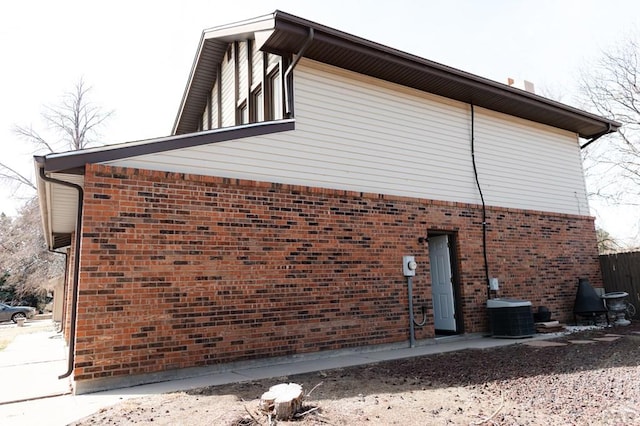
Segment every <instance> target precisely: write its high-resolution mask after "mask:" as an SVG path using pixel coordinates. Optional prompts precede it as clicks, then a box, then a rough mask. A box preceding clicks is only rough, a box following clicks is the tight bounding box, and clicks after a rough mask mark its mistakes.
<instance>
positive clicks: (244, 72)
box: [237, 41, 249, 106]
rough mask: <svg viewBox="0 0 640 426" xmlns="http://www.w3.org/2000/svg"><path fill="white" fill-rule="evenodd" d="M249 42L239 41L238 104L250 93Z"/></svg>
mask: <svg viewBox="0 0 640 426" xmlns="http://www.w3.org/2000/svg"><path fill="white" fill-rule="evenodd" d="M247 55H248V53H247V42H246V41H243V42H240V43H238V105H237V106H240V104H241V103H242V102H244V101H246V100H247V95H248V94H249V62H248V56H247Z"/></svg>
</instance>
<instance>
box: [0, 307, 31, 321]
mask: <svg viewBox="0 0 640 426" xmlns="http://www.w3.org/2000/svg"><path fill="white" fill-rule="evenodd" d="M35 314H36V309H35V308H32V307H31V306H9V305H7V304H4V303H0V321H9V320H11V321H13V322H18V318H33V316H34V315H35Z"/></svg>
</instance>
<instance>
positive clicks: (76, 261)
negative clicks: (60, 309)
mask: <svg viewBox="0 0 640 426" xmlns="http://www.w3.org/2000/svg"><path fill="white" fill-rule="evenodd" d="M36 161H37V162H38V163H40V164H41V165H42V167H39V170H40V178H41V179H42V180H44V181H45V182H50V183H54V184H58V185H63V186H67V187H69V188H74V189H76V190H77V191H78V210H77V216H76V241H75V252H74V256H73V297H72V299H71V329H70V330H69V357H68V360H69V362H68V364H67V371H66V373H64V374H62V375H60V376H58V379H64V378H66V377H69V376H70V375H71V373H73V364H74V363H75V349H76V318H77V316H78V309H77V305H78V283H79V281H80V273H79V272H80V242H81V241H82V235H81V234H80V224H81V223H82V203H83V200H84V190H83V189H82V187H81V186H80V185H76V184H75V183H71V182H66V181H63V180H58V179H54V178H51V177H48V176H47V175H45V174H44V162H45V159H44V157H36Z"/></svg>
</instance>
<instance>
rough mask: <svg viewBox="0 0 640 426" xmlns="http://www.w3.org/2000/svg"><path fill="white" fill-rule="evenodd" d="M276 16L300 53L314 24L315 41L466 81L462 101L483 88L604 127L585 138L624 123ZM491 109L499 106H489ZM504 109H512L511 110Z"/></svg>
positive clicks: (280, 14) (294, 18) (290, 17)
mask: <svg viewBox="0 0 640 426" xmlns="http://www.w3.org/2000/svg"><path fill="white" fill-rule="evenodd" d="M275 18H276V19H275V22H276V25H275V26H276V30H277V31H283V32H287V33H289V34H291V35H295V36H296V38H298V40H299V42H298V43H297V45H296V47H294V48H293V49H288V50H293V52H289V53H296V51H295V50H296V49H299V47H300V46H301V45H302V43H304V41H305V40H306V38H307V37H308V32H309V28H313V30H314V42H315V43H321V42H324V43H327V44H331V45H334V46H336V47H341V48H343V49H348V50H352V51H354V52H359V53H362V54H365V55H368V56H374V57H375V56H377V57H379V58H380V59H381V60H384V61H388V62H393V63H396V64H398V65H401V66H405V67H409V68H411V69H414V70H416V71H420V72H428V73H429V74H431V75H433V76H435V77H440V78H444V79H447V80H449V81H451V82H453V83H456V84H460V85H464V86H466V87H468V88H469V89H470V93H471V95H469V96H468V97H464V98H460V99H457V100H459V101H462V102H466V103H474V104H476V105H478V106H483V105H482V103H483V102H482V100H481V98H480V96H478V98H480V99H478V100H477V102H474V99H473V97H474V96H473V93H478V94H479V95H480V94H481V93H482V92H485V93H487V94H490V95H494V96H500V97H505V98H508V99H511V100H513V101H516V102H522V103H523V104H525V105H527V106H529V107H533V108H538V109H544V110H548V111H549V112H550V113H556V114H561V115H565V116H568V118H573V119H575V120H578V121H583V122H585V124H586V123H589V124H590V125H596V126H597V127H599V128H600V130H598V131H597V132H593V133H589V134H580V136H581V137H583V138H592V137H594V136H595V135H597V134H600V133H601V132H602V131H605V132H607V133H611V132H615V131H617V130H618V128H619V127H620V126H621V123H619V122H617V121H614V120H610V119H607V118H604V117H600V116H598V115H595V114H591V113H588V112H586V111H583V110H581V109H578V108H574V107H572V106H569V105H565V104H562V103H560V102H556V101H553V100H551V99H548V98H545V97H542V96H539V95H536V94H534V93H530V92H526V91H524V90H520V89H517V88H513V87H510V86H508V85H506V84H502V83H498V82H496V81H493V80H490V79H487V78H484V77H480V76H477V75H475V74H471V73H468V72H465V71H462V70H459V69H456V68H452V67H449V66H446V65H443V64H440V63H438V62H434V61H431V60H428V59H425V58H422V57H419V56H416V55H412V54H410V53H406V52H403V51H400V50H398V49H394V48H392V47H388V46H385V45H382V44H380V43H376V42H373V41H370V40H367V39H364V38H361V37H358V36H354V35H352V34H349V33H345V32H343V31H340V30H336V29H334V28H331V27H327V26H324V25H321V24H318V23H316V22H313V21H309V20H306V19H303V18H300V17H298V16H294V15H291V14H288V13H286V12H282V11H279V10H278V11H276V12H275ZM274 36H275V32H274V35H272V37H271V39H273V38H274ZM265 47H266V49H269V48H270V49H272V50H273V51H274V52H277V51H278V50H279V49H278V48H277V47H276V46H272V45H269V42H268V41H267V43H266V46H265ZM489 109H495V108H491V107H489ZM501 112H505V113H508V110H507V111H501ZM577 133H578V132H577Z"/></svg>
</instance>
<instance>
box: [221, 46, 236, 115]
mask: <svg viewBox="0 0 640 426" xmlns="http://www.w3.org/2000/svg"><path fill="white" fill-rule="evenodd" d="M232 46H233V45H232ZM232 49H233V47H232ZM237 53H238V52H235V51H234V52H233V56H235V55H236V54H237ZM221 74H222V79H221V80H222V111H221V112H222V126H221V127H229V126H234V125H235V124H236V106H235V97H236V92H235V90H236V89H235V79H236V77H235V74H236V73H235V64H234V59H233V57H232V58H231V60H230V61H227V55H225V57H224V59H223V60H222V66H221Z"/></svg>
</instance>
